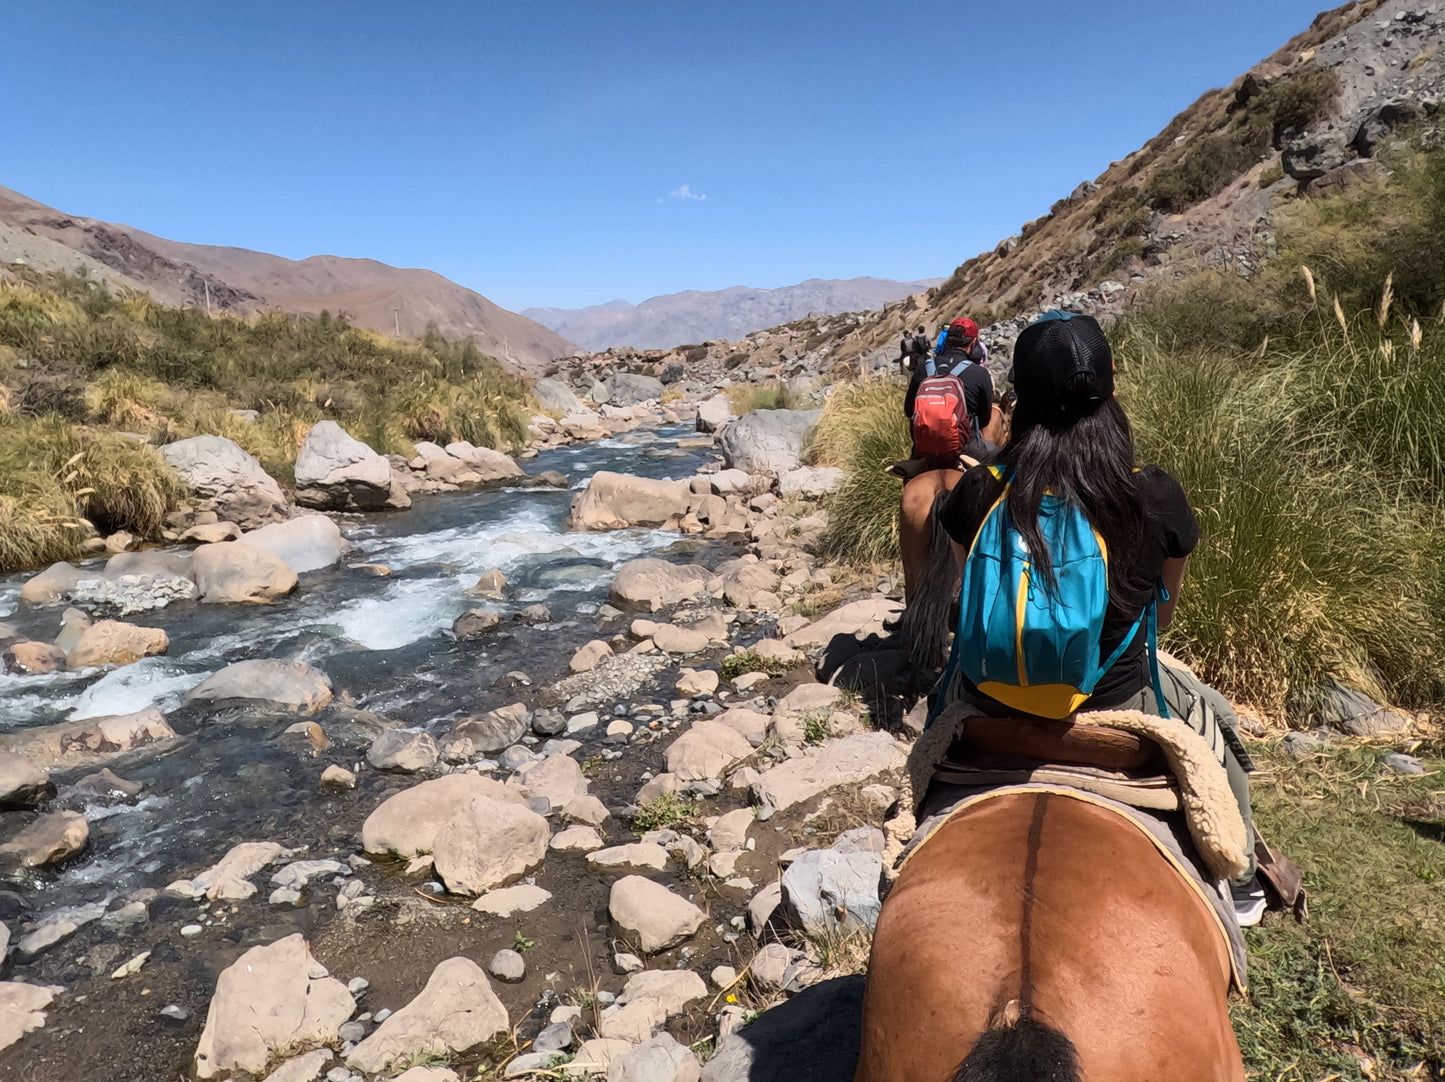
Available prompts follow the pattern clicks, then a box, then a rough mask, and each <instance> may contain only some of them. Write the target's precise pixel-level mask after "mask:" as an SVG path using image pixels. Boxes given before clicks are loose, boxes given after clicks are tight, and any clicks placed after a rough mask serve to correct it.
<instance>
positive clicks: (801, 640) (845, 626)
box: [783, 597, 903, 648]
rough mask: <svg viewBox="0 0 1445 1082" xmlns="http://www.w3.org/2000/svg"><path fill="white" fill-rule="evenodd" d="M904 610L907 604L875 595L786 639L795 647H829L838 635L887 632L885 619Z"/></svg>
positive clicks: (891, 617) (870, 634) (829, 614)
mask: <svg viewBox="0 0 1445 1082" xmlns="http://www.w3.org/2000/svg"><path fill="white" fill-rule="evenodd" d="M902 612H903V606H902V605H901V604H900V603H899V602H897V601H892V600H890V599H888V598H883V597H874V598H867V599H866V600H863V601H853V602H850V603H849V604H847V605H843V606H841V607H840V608H836V609H834V610H833V611H832V612H830V613H828V615H826V616H824V617H822V618H821V619H819V620H816V621H815V622H813V623H811V624H808V625H807V626H806V627H801V628H798V629H797V630H796V631H794V632H792V633H791V634H790V635H787V636H786V637H785V638H784V639H783V642H784V643H785V644H786V645H788V646H792V647H798V648H806V647H810V646H827V645H828V644H829V643H830V642H832V641H833V637H834V636H835V635H843V636H845V637H846V636H851V637H852V638H855V639H857V640H859V641H860V642H861V641H862V640H863V639H866V638H869V637H870V636H873V635H879V636H881V635H882V634H883V624H884V621H888V620H892V619H894V618H895V617H897V616H898V615H900V614H901V613H902Z"/></svg>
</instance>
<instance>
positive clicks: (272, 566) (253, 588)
mask: <svg viewBox="0 0 1445 1082" xmlns="http://www.w3.org/2000/svg"><path fill="white" fill-rule="evenodd" d="M191 564H192V570H193V572H194V574H195V579H196V588H197V589H198V590H199V591H200V595H201V600H202V601H205V602H210V603H213V604H225V603H230V602H249V603H253V604H269V603H270V602H272V601H278V600H280V599H281V598H283V597H285V596H287V595H288V594H290V593H291V591H293V590H294V589H296V572H295V571H293V570H292V569H291V568H290V567H289V566H288V565H287V563H286V561H285V560H283V559H281V557H279V556H277V555H275V554H274V553H271V552H266V551H264V550H262V549H258V548H254V547H253V546H251V545H248V544H246V542H244V541H222V542H221V543H219V544H216V545H204V546H202V547H201V548H198V549H196V554H195V555H194V556H193V557H192V558H191Z"/></svg>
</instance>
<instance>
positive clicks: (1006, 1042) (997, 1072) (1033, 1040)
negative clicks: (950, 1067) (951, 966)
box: [951, 1014, 1080, 1082]
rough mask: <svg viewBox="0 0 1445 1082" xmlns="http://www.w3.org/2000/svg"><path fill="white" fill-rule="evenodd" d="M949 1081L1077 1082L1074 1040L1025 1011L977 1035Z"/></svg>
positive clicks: (1077, 1067) (1076, 1058)
mask: <svg viewBox="0 0 1445 1082" xmlns="http://www.w3.org/2000/svg"><path fill="white" fill-rule="evenodd" d="M951 1082H1080V1075H1079V1057H1078V1053H1077V1052H1075V1051H1074V1045H1073V1042H1072V1041H1070V1040H1069V1039H1068V1038H1067V1037H1065V1036H1064V1035H1063V1034H1062V1033H1060V1032H1059V1031H1058V1030H1056V1029H1053V1028H1051V1027H1049V1026H1046V1025H1044V1024H1043V1023H1042V1022H1040V1021H1038V1020H1037V1019H1036V1018H1033V1017H1031V1016H1030V1015H1028V1014H1025V1015H1024V1016H1023V1017H1022V1018H1020V1019H1019V1021H1018V1022H1016V1023H1014V1024H1013V1025H1011V1026H1005V1027H1004V1028H1001V1029H991V1030H989V1031H987V1032H986V1033H984V1034H983V1036H981V1037H979V1039H978V1041H977V1042H976V1043H975V1044H974V1046H973V1050H972V1051H971V1052H969V1054H968V1055H967V1056H966V1057H964V1060H963V1062H962V1063H960V1064H959V1065H958V1070H957V1071H956V1072H955V1073H954V1076H953V1078H952V1080H951Z"/></svg>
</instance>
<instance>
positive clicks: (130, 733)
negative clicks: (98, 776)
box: [0, 706, 176, 766]
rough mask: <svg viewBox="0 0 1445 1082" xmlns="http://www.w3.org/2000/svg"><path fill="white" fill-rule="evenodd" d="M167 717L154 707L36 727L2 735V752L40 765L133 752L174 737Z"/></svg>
mask: <svg viewBox="0 0 1445 1082" xmlns="http://www.w3.org/2000/svg"><path fill="white" fill-rule="evenodd" d="M175 735H176V733H175V730H174V729H172V728H171V727H170V725H169V724H168V723H167V722H166V719H165V715H164V714H162V713H161V712H160V711H159V710H157V709H156V708H155V707H153V706H151V707H147V708H146V709H145V710H141V711H138V712H137V713H134V714H122V715H119V716H110V717H102V718H87V719H84V720H81V721H62V722H58V723H56V724H55V725H36V726H32V727H31V728H28V729H16V730H14V731H13V732H9V733H0V750H4V751H8V752H10V753H11V754H13V755H18V756H21V757H22V758H25V759H28V760H29V761H30V762H32V763H34V764H36V765H37V766H41V765H55V764H61V763H68V762H72V761H74V760H77V759H82V758H94V757H97V756H103V755H111V754H117V753H119V752H123V751H131V750H133V749H135V748H139V747H144V746H146V745H147V744H154V743H157V742H158V741H162V740H170V739H173V738H174V737H175Z"/></svg>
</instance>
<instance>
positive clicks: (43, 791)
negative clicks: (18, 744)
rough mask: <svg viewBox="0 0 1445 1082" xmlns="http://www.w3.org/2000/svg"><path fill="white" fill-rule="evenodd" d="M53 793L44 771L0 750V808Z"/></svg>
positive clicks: (30, 805) (28, 804) (27, 805)
mask: <svg viewBox="0 0 1445 1082" xmlns="http://www.w3.org/2000/svg"><path fill="white" fill-rule="evenodd" d="M54 795H55V784H54V783H53V782H52V781H51V780H50V777H49V776H48V775H47V774H46V773H45V771H43V770H41V769H40V768H39V767H38V766H36V765H35V764H34V763H32V762H30V761H29V760H27V759H22V758H21V757H20V756H18V755H15V754H13V753H12V752H8V751H0V809H4V808H33V807H35V806H36V805H37V804H39V803H40V802H41V801H43V800H48V799H50V798H51V797H53V796H54ZM0 957H3V956H0Z"/></svg>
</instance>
